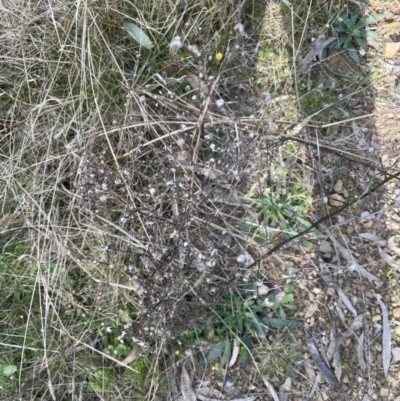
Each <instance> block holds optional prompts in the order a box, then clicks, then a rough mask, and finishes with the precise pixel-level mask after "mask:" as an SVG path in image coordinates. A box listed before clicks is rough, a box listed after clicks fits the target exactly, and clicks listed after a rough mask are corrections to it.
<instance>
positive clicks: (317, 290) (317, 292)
mask: <svg viewBox="0 0 400 401" xmlns="http://www.w3.org/2000/svg"><path fill="white" fill-rule="evenodd" d="M311 291H312V292H313V293H314V294H315V295H318V294H320V293H321V291H322V290H321V288H318V287H314V288H313V289H312V290H311Z"/></svg>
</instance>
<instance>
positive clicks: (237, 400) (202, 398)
mask: <svg viewBox="0 0 400 401" xmlns="http://www.w3.org/2000/svg"><path fill="white" fill-rule="evenodd" d="M257 397H258V395H253V396H251V397H246V398H235V399H233V400H230V401H254V400H255V399H256V398H257ZM197 398H198V399H199V400H200V401H223V400H222V399H221V398H208V397H205V396H204V395H201V394H197ZM278 401H279V400H278Z"/></svg>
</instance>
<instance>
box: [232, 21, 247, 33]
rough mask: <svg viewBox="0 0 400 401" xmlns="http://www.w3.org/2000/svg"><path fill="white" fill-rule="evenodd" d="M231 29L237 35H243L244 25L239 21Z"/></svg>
mask: <svg viewBox="0 0 400 401" xmlns="http://www.w3.org/2000/svg"><path fill="white" fill-rule="evenodd" d="M233 30H234V31H235V32H236V33H237V34H238V35H244V25H243V24H241V23H239V24H236V25H235V27H234V28H233Z"/></svg>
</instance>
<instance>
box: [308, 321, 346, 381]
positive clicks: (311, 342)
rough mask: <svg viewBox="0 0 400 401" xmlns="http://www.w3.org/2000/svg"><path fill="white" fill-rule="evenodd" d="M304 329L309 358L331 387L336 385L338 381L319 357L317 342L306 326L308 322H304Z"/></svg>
mask: <svg viewBox="0 0 400 401" xmlns="http://www.w3.org/2000/svg"><path fill="white" fill-rule="evenodd" d="M304 326H305V330H306V337H307V348H308V350H309V352H310V354H311V358H312V359H313V361H314V363H315V364H316V365H317V368H318V370H319V371H320V372H321V373H322V374H323V375H324V377H325V378H326V380H328V383H329V384H330V385H331V386H332V387H337V386H338V383H337V380H336V378H335V376H334V375H333V373H332V371H331V370H330V369H329V367H328V366H326V364H325V362H324V360H323V359H322V357H321V354H320V352H319V350H318V346H317V343H316V341H315V339H314V337H313V335H312V333H311V328H310V326H308V324H305V325H304Z"/></svg>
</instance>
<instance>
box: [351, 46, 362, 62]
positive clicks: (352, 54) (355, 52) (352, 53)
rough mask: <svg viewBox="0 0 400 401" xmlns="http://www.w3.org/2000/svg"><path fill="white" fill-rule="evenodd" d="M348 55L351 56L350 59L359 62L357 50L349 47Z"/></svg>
mask: <svg viewBox="0 0 400 401" xmlns="http://www.w3.org/2000/svg"><path fill="white" fill-rule="evenodd" d="M349 56H350V57H351V59H352V60H353V61H355V62H356V63H359V62H360V57H359V55H358V51H357V50H355V49H349Z"/></svg>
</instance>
